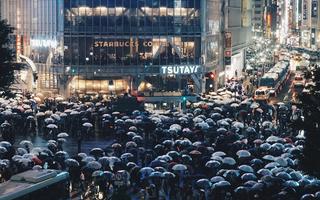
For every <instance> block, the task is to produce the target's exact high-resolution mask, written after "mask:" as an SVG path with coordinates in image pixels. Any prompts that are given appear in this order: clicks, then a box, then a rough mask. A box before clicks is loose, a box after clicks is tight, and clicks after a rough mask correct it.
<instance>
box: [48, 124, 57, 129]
mask: <svg viewBox="0 0 320 200" xmlns="http://www.w3.org/2000/svg"><path fill="white" fill-rule="evenodd" d="M47 128H49V129H56V128H58V126H57V125H55V124H49V125H47Z"/></svg>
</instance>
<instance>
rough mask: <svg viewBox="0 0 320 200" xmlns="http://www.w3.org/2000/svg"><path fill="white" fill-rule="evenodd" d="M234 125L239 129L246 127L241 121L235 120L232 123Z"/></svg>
mask: <svg viewBox="0 0 320 200" xmlns="http://www.w3.org/2000/svg"><path fill="white" fill-rule="evenodd" d="M232 126H233V127H236V128H239V129H243V128H244V124H243V123H241V122H233V123H232Z"/></svg>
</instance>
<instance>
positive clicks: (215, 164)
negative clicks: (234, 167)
mask: <svg viewBox="0 0 320 200" xmlns="http://www.w3.org/2000/svg"><path fill="white" fill-rule="evenodd" d="M205 166H206V167H207V168H219V167H220V166H221V163H220V162H218V161H216V160H209V161H208V162H207V163H206V165H205Z"/></svg>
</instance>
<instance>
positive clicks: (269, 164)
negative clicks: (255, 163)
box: [264, 162, 280, 169]
mask: <svg viewBox="0 0 320 200" xmlns="http://www.w3.org/2000/svg"><path fill="white" fill-rule="evenodd" d="M279 166H280V164H279V163H277V162H271V163H268V164H266V165H265V166H264V168H266V169H272V168H275V167H279Z"/></svg>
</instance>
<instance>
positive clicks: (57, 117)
mask: <svg viewBox="0 0 320 200" xmlns="http://www.w3.org/2000/svg"><path fill="white" fill-rule="evenodd" d="M51 118H52V119H54V120H56V121H60V120H61V117H60V116H59V115H57V114H52V115H51Z"/></svg>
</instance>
